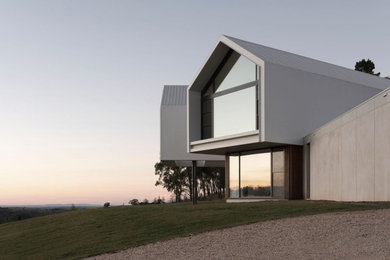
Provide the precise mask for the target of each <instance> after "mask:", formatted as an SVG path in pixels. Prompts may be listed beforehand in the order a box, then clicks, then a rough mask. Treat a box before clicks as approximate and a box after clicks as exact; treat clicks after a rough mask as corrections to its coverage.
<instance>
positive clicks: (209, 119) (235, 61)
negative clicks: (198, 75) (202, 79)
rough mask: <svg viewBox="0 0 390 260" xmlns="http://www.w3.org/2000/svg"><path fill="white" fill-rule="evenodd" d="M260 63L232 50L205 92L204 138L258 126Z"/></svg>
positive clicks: (249, 129)
mask: <svg viewBox="0 0 390 260" xmlns="http://www.w3.org/2000/svg"><path fill="white" fill-rule="evenodd" d="M258 71H259V69H258V67H257V66H256V64H255V63H253V62H252V61H250V60H249V59H248V58H246V57H245V56H242V55H240V54H238V53H236V52H233V51H231V52H230V53H228V55H227V56H226V57H225V59H224V61H223V62H222V64H221V65H220V66H219V68H218V69H217V71H216V73H215V74H214V76H213V77H212V78H211V80H210V81H209V83H208V85H207V87H206V88H205V89H204V90H203V92H202V139H206V138H212V137H220V136H226V135H232V134H238V133H243V132H248V131H252V130H256V129H258V113H257V111H258V78H259V77H258Z"/></svg>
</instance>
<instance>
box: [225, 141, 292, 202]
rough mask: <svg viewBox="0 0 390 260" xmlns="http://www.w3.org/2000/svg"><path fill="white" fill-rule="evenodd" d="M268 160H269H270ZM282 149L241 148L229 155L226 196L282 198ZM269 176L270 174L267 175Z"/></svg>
mask: <svg viewBox="0 0 390 260" xmlns="http://www.w3.org/2000/svg"><path fill="white" fill-rule="evenodd" d="M271 161H272V163H271ZM284 164H285V161H284V149H279V148H278V149H276V150H275V151H270V152H265V151H258V152H257V153H256V152H243V153H236V154H231V155H230V156H229V196H230V198H250V197H271V196H272V198H277V199H283V198H285V190H284V175H285V167H284ZM271 176H272V177H271Z"/></svg>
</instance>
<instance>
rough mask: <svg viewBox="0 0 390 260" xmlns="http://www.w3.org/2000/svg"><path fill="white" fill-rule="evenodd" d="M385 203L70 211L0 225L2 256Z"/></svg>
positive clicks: (65, 255) (58, 255)
mask: <svg viewBox="0 0 390 260" xmlns="http://www.w3.org/2000/svg"><path fill="white" fill-rule="evenodd" d="M389 207H390V206H389V205H388V204H363V203H336V202H311V201H266V202H253V203H237V204H227V203H225V202H223V201H218V202H200V203H199V204H198V205H196V206H192V205H191V204H190V203H179V204H162V205H145V206H119V207H110V208H98V209H87V210H80V211H70V212H65V213H60V214H56V215H50V216H44V217H38V218H33V219H27V220H22V221H17V222H11V223H5V224H1V225H0V258H1V259H79V258H82V257H87V256H91V255H97V254H102V253H106V252H112V251H116V250H120V249H125V248H129V247H134V246H138V245H142V244H146V243H151V242H155V241H158V240H166V239H170V238H174V237H180V236H188V235H190V234H195V233H200V232H204V231H208V230H214V229H220V228H226V227H232V226H237V225H242V224H249V223H254V222H259V221H265V220H272V219H280V218H286V217H293V216H302V215H313V214H320V213H326V212H336V211H351V210H367V209H380V208H389Z"/></svg>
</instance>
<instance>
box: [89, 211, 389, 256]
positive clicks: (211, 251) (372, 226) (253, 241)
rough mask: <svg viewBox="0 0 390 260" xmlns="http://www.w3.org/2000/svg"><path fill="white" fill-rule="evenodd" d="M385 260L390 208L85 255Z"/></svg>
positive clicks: (266, 224)
mask: <svg viewBox="0 0 390 260" xmlns="http://www.w3.org/2000/svg"><path fill="white" fill-rule="evenodd" d="M318 258H321V259H335V258H338V259H389V258H390V209H386V210H373V211H360V212H345V213H329V214H322V215H316V216H305V217H296V218H288V219H282V220H274V221H266V222H260V223H256V224H250V225H244V226H238V227H234V228H227V229H222V230H217V231H212V232H207V233H202V234H199V235H195V236H191V237H184V238H176V239H172V240H168V241H165V242H158V243H154V244H148V245H144V246H139V247H136V248H130V249H127V250H124V251H121V252H118V253H114V254H106V255H100V256H97V257H93V258H89V259H96V260H98V259H99V260H100V259H318Z"/></svg>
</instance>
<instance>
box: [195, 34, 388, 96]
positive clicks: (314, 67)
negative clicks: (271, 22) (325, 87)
mask: <svg viewBox="0 0 390 260" xmlns="http://www.w3.org/2000/svg"><path fill="white" fill-rule="evenodd" d="M229 49H233V50H234V51H236V52H238V53H239V54H241V55H244V56H246V57H247V58H248V59H250V60H252V61H253V62H254V63H256V64H258V65H259V66H263V65H264V63H266V62H269V63H274V64H278V65H282V66H286V67H290V68H294V69H298V70H302V71H307V72H310V73H315V74H319V75H324V76H327V77H331V78H335V79H340V80H344V81H348V82H352V83H355V84H360V85H365V86H369V87H372V88H377V89H386V88H388V87H390V80H388V79H384V78H381V77H378V76H374V75H370V74H367V73H364V72H360V71H355V70H352V69H348V68H344V67H341V66H338V65H334V64H330V63H327V62H323V61H319V60H315V59H311V58H307V57H304V56H301V55H297V54H293V53H289V52H286V51H281V50H277V49H274V48H270V47H266V46H263V45H260V44H256V43H252V42H248V41H244V40H240V39H237V38H234V37H230V36H225V35H222V36H221V37H220V38H219V40H218V42H217V44H216V45H215V47H214V49H213V50H212V52H211V53H210V55H209V56H208V57H207V59H206V61H205V63H204V65H203V66H202V68H201V69H200V71H199V73H198V74H197V75H196V77H195V79H194V80H193V82H192V83H191V84H190V88H189V89H191V90H192V89H193V90H198V91H199V90H200V88H202V87H204V84H205V82H207V80H208V79H209V77H210V76H211V75H210V72H209V71H210V70H212V71H214V70H215V69H216V67H217V66H218V65H219V63H220V62H221V60H222V58H223V57H221V56H224V55H225V54H226V53H227V51H228V50H229Z"/></svg>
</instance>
